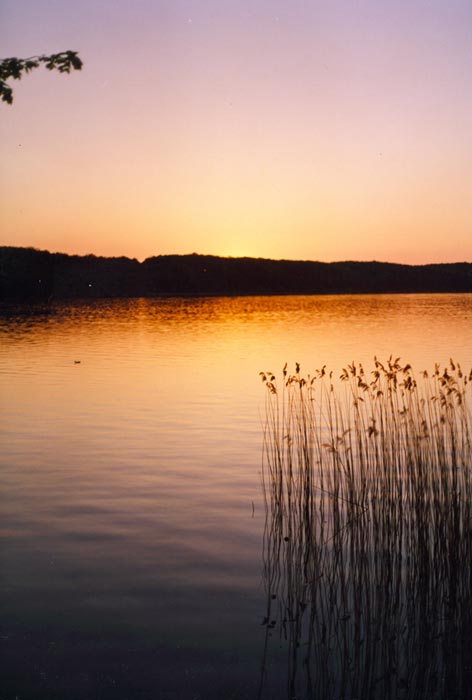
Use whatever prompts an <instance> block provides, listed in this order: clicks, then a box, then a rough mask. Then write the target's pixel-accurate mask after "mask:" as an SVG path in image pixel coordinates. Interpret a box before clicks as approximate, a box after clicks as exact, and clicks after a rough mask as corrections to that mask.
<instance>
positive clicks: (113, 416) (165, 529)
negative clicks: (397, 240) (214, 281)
mask: <svg viewBox="0 0 472 700" xmlns="http://www.w3.org/2000/svg"><path fill="white" fill-rule="evenodd" d="M45 311H46V313H36V314H34V315H31V314H26V313H20V312H18V313H16V312H15V313H11V314H9V315H4V316H3V317H2V319H1V320H0V338H1V345H0V373H1V408H2V422H1V426H0V431H1V445H2V450H1V476H0V479H1V490H2V499H1V504H0V509H1V549H2V562H1V590H2V600H1V612H2V620H3V631H2V638H1V644H2V657H3V671H2V676H3V687H4V691H3V693H4V694H3V695H2V698H4V699H5V700H10V699H11V700H15V698H18V700H26V699H30V698H31V699H32V698H48V699H56V698H57V699H59V698H67V699H68V700H73V699H75V698H77V699H78V700H79V699H80V700H82V699H85V698H87V699H90V698H100V699H102V698H103V699H108V698H110V699H111V698H116V699H119V700H122V699H125V698H126V699H130V700H131V699H133V698H140V699H141V698H142V699H144V698H149V699H151V698H153V699H161V698H162V699H164V698H165V699H167V698H169V699H179V700H180V699H181V698H182V699H185V698H188V699H189V700H196V699H197V698H201V699H203V698H210V699H212V698H215V699H216V698H221V699H224V698H241V699H243V698H244V699H246V698H247V699H249V698H257V697H258V694H259V693H260V692H261V693H262V697H267V698H270V697H274V698H275V697H277V698H284V697H287V690H286V685H285V665H284V642H283V640H280V643H279V642H277V643H276V644H275V645H273V647H274V648H273V657H272V660H271V661H269V663H272V673H270V674H266V679H265V683H266V685H265V686H264V687H263V688H262V691H261V690H260V688H259V681H260V669H261V664H262V658H263V647H264V640H265V633H266V629H265V627H264V626H262V625H261V622H262V620H263V618H264V614H265V605H266V601H265V590H264V583H263V576H262V572H263V552H262V547H263V532H264V524H265V519H266V512H265V508H264V501H263V494H262V488H261V476H260V473H261V460H262V424H263V420H264V400H265V395H264V391H265V390H264V388H263V386H262V384H261V381H260V378H259V371H260V370H270V371H272V372H276V373H280V371H281V369H282V367H283V365H284V364H285V362H288V363H289V366H294V365H295V362H299V363H301V365H302V368H303V369H304V370H305V371H306V372H310V371H312V370H314V369H315V368H318V367H321V366H322V365H324V364H327V365H328V367H329V368H330V369H333V370H334V371H335V373H337V374H339V372H340V371H341V369H342V367H343V366H345V365H346V364H347V363H348V362H351V361H352V360H356V361H362V362H364V363H365V365H366V366H370V364H371V363H372V359H373V356H374V355H377V356H378V357H379V358H388V357H389V356H390V355H391V354H393V356H394V357H397V356H400V357H401V358H402V360H404V361H405V362H409V363H411V364H412V365H413V366H414V367H415V368H418V370H422V369H425V368H426V369H431V368H432V367H433V365H434V363H435V362H440V363H446V362H447V361H448V360H449V358H450V357H451V356H452V357H453V358H454V359H455V360H456V361H459V362H461V363H462V364H463V365H464V367H466V368H467V369H470V365H472V352H471V348H472V295H460V294H459V295H398V296H388V295H385V296H363V295H359V296H325V297H317V296H306V297H247V298H199V299H192V298H188V299H156V300H148V299H147V300H141V299H138V300H125V301H122V300H118V301H99V302H94V303H80V302H76V303H72V304H58V305H56V306H53V307H51V308H50V309H47V310H45ZM266 661H267V660H266Z"/></svg>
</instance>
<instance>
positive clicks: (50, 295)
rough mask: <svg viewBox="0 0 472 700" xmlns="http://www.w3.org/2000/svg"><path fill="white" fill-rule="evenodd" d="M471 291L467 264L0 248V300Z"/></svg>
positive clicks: (470, 271) (471, 275)
mask: <svg viewBox="0 0 472 700" xmlns="http://www.w3.org/2000/svg"><path fill="white" fill-rule="evenodd" d="M401 292H412V293H414V292H472V264H471V263H465V262H464V263H454V264H452V263H451V264H450V263H446V264H435V265H398V264H393V263H380V262H336V263H321V262H311V261H293V260H266V259H262V258H220V257H216V256H212V255H196V254H193V255H159V256H157V257H152V258H148V259H147V260H145V261H144V262H142V263H140V262H138V261H137V260H135V259H130V258H126V257H120V258H105V257H96V256H94V255H86V256H78V255H65V254H63V253H49V252H47V251H41V250H36V249H34V248H16V247H0V301H1V302H4V303H8V302H16V303H30V302H37V301H39V302H47V301H51V300H57V299H72V298H78V299H83V298H103V297H140V296H144V297H152V296H162V295H172V296H179V295H249V294H251V295H256V294H263V295H266V294H355V293H401Z"/></svg>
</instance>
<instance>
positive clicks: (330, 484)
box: [260, 358, 472, 700]
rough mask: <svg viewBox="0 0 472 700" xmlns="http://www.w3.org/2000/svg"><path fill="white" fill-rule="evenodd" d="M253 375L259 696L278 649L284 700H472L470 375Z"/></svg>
mask: <svg viewBox="0 0 472 700" xmlns="http://www.w3.org/2000/svg"><path fill="white" fill-rule="evenodd" d="M261 376H262V380H263V382H264V383H265V385H266V387H267V402H266V424H265V430H264V465H263V472H262V475H263V476H262V479H263V490H264V496H265V502H266V526H265V534H264V581H265V586H266V592H267V610H266V614H265V619H264V624H265V625H266V646H265V654H264V664H263V666H264V668H263V673H262V681H261V689H260V696H263V694H264V680H265V674H267V673H270V661H269V659H270V654H269V653H268V651H269V647H270V644H271V643H273V640H274V638H275V639H278V640H279V642H280V641H282V642H283V644H285V645H286V649H287V697H288V698H290V699H294V698H308V697H309V698H315V699H316V700H325V699H326V700H334V699H335V698H343V699H351V700H354V699H355V698H357V699H358V700H369V699H373V700H377V699H379V700H380V699H381V700H384V699H390V698H391V699H392V700H393V699H394V698H395V699H397V698H399V699H400V698H401V699H403V698H405V699H407V698H408V699H409V698H411V699H412V700H413V699H414V700H419V699H422V698H425V699H426V698H428V700H431V699H433V698H436V699H438V700H439V699H441V700H445V699H447V700H453V699H457V700H459V699H461V700H465V698H469V697H472V448H471V442H472V418H471V416H472V414H471V406H472V391H471V387H472V371H471V373H470V374H468V375H467V374H465V373H464V372H463V371H462V369H461V367H460V366H459V365H458V364H456V363H454V362H453V361H452V360H451V361H450V363H449V365H448V366H447V367H446V368H444V369H440V368H439V366H436V367H435V369H434V371H433V372H432V373H431V374H430V375H428V373H427V372H423V373H421V375H419V377H416V376H415V374H414V372H413V369H412V368H411V366H410V365H402V364H401V363H400V359H399V358H398V359H393V358H390V359H389V360H388V361H387V362H384V363H382V362H380V361H379V360H377V359H375V361H374V367H373V370H372V371H371V372H369V373H367V372H366V371H365V370H364V368H363V367H362V365H360V364H355V363H354V362H353V363H352V364H351V365H348V366H347V367H346V369H344V370H343V371H342V374H341V376H340V378H337V377H336V379H335V378H334V377H333V374H332V373H329V374H328V372H327V371H326V368H325V367H323V368H322V369H320V370H317V371H316V372H315V373H314V375H313V376H307V377H303V376H302V375H301V373H300V367H299V366H298V365H297V366H296V371H295V373H294V374H288V373H287V369H286V367H285V368H284V370H283V376H282V378H281V379H282V380H281V381H279V382H278V381H277V380H276V378H275V376H274V375H272V374H271V373H270V372H262V373H261ZM469 693H470V694H469Z"/></svg>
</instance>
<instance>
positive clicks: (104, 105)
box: [0, 0, 472, 264]
mask: <svg viewBox="0 0 472 700" xmlns="http://www.w3.org/2000/svg"><path fill="white" fill-rule="evenodd" d="M0 47H1V48H0V57H2V58H5V57H9V56H17V57H27V56H32V55H35V54H48V53H53V52H59V51H63V50H76V51H78V52H79V55H80V57H81V59H82V60H83V62H84V67H83V70H82V71H80V72H74V73H73V74H70V75H68V76H67V75H59V74H58V73H57V72H48V71H46V70H45V69H44V68H39V69H38V70H36V71H34V72H32V73H31V74H29V75H28V76H25V77H24V78H23V79H22V80H21V81H16V82H15V83H14V84H13V87H14V103H13V105H12V106H8V105H6V104H5V103H2V104H0V150H1V159H0V244H1V245H19V246H34V247H36V248H41V249H48V250H51V251H62V252H67V253H76V254H81V255H82V254H88V253H93V254H95V255H110V256H111V255H113V256H121V255H126V256H129V257H136V258H138V259H140V260H142V259H144V258H146V257H149V256H152V255H162V254H171V253H178V254H186V253H192V252H197V253H204V254H214V255H224V256H251V257H265V258H277V259H280V258H286V259H305V260H321V261H327V262H329V261H338V260H380V261H389V262H399V263H407V264H425V263H431V262H457V261H469V262H471V261H472V205H471V202H472V83H471V79H470V76H471V75H472V2H471V1H470V0H396V2H393V1H392V0H350V1H347V0H343V1H341V0H329V1H328V0H325V1H323V2H321V1H319V0H311V1H309V0H285V1H282V0H270V1H269V0H251V1H249V0H81V1H80V2H77V0H2V2H1V4H0Z"/></svg>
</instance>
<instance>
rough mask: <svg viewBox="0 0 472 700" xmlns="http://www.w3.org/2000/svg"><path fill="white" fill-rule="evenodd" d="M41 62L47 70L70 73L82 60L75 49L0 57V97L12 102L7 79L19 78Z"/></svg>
mask: <svg viewBox="0 0 472 700" xmlns="http://www.w3.org/2000/svg"><path fill="white" fill-rule="evenodd" d="M41 64H43V65H44V66H45V67H46V68H47V69H48V70H57V71H59V73H70V72H71V70H80V69H81V68H82V65H83V64H82V61H81V60H80V58H79V56H78V53H77V51H61V52H60V53H52V54H50V55H49V56H31V57H30V58H3V59H0V98H1V99H2V100H3V102H7V104H10V105H11V104H12V102H13V88H11V87H10V85H8V83H7V81H8V80H20V79H21V77H22V75H23V73H29V72H30V71H32V70H33V69H34V68H39V66H40V65H41Z"/></svg>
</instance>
